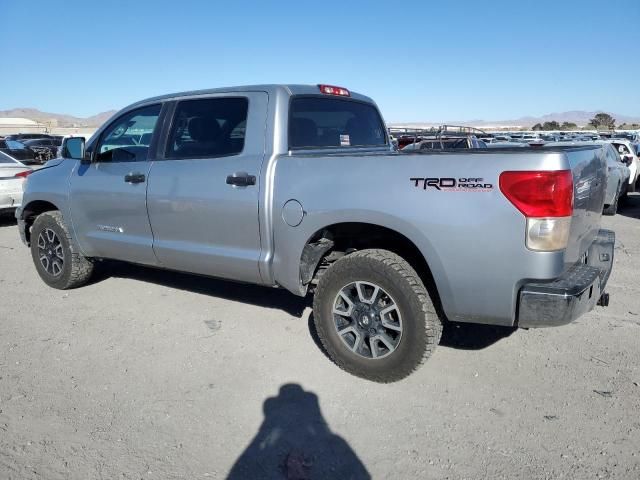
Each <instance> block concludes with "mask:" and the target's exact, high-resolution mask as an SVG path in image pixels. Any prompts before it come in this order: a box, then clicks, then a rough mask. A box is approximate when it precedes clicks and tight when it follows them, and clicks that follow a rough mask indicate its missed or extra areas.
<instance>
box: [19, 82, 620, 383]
mask: <svg viewBox="0 0 640 480" xmlns="http://www.w3.org/2000/svg"><path fill="white" fill-rule="evenodd" d="M61 151H62V154H61V158H56V159H54V160H51V161H49V162H48V163H47V164H46V166H45V167H44V168H42V169H41V170H38V171H37V172H35V173H33V174H32V175H30V176H29V177H28V180H27V183H26V186H25V191H24V200H23V205H22V207H21V208H20V209H19V210H17V212H16V217H17V219H18V226H19V231H20V235H21V236H22V239H23V241H24V243H25V244H26V245H27V246H29V247H30V249H31V255H32V258H33V262H34V264H35V268H36V270H37V272H38V274H39V275H40V277H41V278H42V280H43V281H44V282H45V283H46V284H47V285H49V286H50V287H53V288H58V289H69V288H75V287H79V286H81V285H83V284H85V283H87V281H89V279H90V277H91V274H92V271H93V270H94V267H95V265H96V263H97V261H99V260H104V259H116V260H120V261H126V262H131V263H135V264H139V265H147V266H151V267H157V268H162V269H170V270H176V271H182V272H189V273H193V274H197V275H204V276H208V277H217V278H221V279H228V280H233V281H239V282H245V283H250V284H259V285H264V286H268V287H276V288H283V289H286V290H288V291H289V292H291V293H292V294H294V295H299V296H306V295H308V294H309V295H311V294H313V320H314V322H315V327H316V329H317V333H318V336H319V338H320V340H321V342H322V345H323V346H324V348H325V349H326V352H327V353H328V355H329V356H330V357H331V359H332V360H333V361H334V362H335V363H336V364H337V365H338V366H339V367H341V368H343V369H344V370H346V371H348V372H350V373H352V374H355V375H358V376H360V377H363V378H366V379H370V380H373V381H377V382H392V381H396V380H399V379H402V378H404V377H406V376H407V375H409V374H410V373H411V372H413V371H414V370H415V369H416V368H417V367H418V366H419V365H420V364H421V363H423V362H424V361H425V360H426V359H427V358H428V357H429V356H430V355H431V354H432V353H433V352H434V349H435V347H436V345H437V344H438V343H439V339H440V335H441V332H442V324H443V322H446V321H452V322H472V323H482V324H492V325H503V326H511V327H523V328H532V327H548V326H556V325H562V324H566V323H569V322H571V321H572V320H574V319H576V318H577V317H578V316H580V315H582V314H584V313H585V312H588V311H590V310H591V309H592V308H594V306H595V305H596V304H603V305H606V304H607V302H608V295H607V294H605V293H604V289H605V285H606V283H607V279H608V277H609V274H610V272H611V268H612V262H613V246H614V233H613V232H611V231H608V230H603V229H601V228H600V219H601V213H602V207H603V202H604V194H605V188H606V183H607V182H606V180H607V178H606V175H607V168H606V159H605V156H604V154H603V151H602V148H601V147H600V146H598V145H590V146H585V147H580V146H572V147H558V148H554V147H551V148H545V149H534V148H512V149H509V148H507V149H500V150H489V149H477V150H476V149H468V150H464V151H460V150H457V151H456V150H454V151H434V150H418V151H413V152H408V153H403V152H396V151H392V148H391V145H390V141H389V135H388V131H387V128H386V126H385V123H384V121H383V118H382V116H381V115H380V113H379V111H378V108H377V107H376V105H375V103H374V102H373V101H372V100H371V99H370V98H368V97H366V96H364V95H360V94H357V93H354V92H350V91H349V90H348V89H346V88H342V87H336V86H331V85H311V86H305V85H261V86H250V87H234V88H223V89H214V90H201V91H192V92H185V93H178V94H172V95H165V96H160V97H155V98H150V99H148V100H143V101H140V102H138V103H135V104H133V105H131V106H129V107H126V108H125V109H123V110H121V111H120V112H119V113H117V114H116V115H114V116H113V117H112V118H111V119H110V120H109V121H107V122H106V123H105V124H104V125H103V126H102V127H101V128H100V129H99V130H98V131H97V132H96V133H95V135H94V136H92V137H91V139H89V140H88V141H87V142H86V143H85V141H84V139H82V138H69V139H66V140H65V142H64V145H63V148H62V149H61Z"/></svg>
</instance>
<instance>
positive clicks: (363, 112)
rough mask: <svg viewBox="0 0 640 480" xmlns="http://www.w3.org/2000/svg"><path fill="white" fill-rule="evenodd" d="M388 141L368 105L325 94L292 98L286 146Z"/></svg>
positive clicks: (369, 144)
mask: <svg viewBox="0 0 640 480" xmlns="http://www.w3.org/2000/svg"><path fill="white" fill-rule="evenodd" d="M386 144H387V137H386V134H385V126H384V122H383V121H382V118H381V117H380V114H379V113H378V110H377V109H376V108H375V107H374V106H373V105H371V104H369V103H365V102H360V101H357V100H346V99H341V98H331V97H326V96H309V97H306V96H300V97H293V98H292V99H291V104H290V107H289V148H290V149H299V148H340V147H342V148H344V147H373V146H384V145H386Z"/></svg>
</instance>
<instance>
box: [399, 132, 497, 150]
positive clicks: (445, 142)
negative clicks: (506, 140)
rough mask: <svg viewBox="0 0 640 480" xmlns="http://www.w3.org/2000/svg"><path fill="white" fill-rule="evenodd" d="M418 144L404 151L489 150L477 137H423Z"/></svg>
mask: <svg viewBox="0 0 640 480" xmlns="http://www.w3.org/2000/svg"><path fill="white" fill-rule="evenodd" d="M421 138H422V140H420V141H419V142H417V143H410V144H409V145H407V146H405V147H404V148H402V151H407V152H409V151H411V150H456V149H461V148H462V149H464V148H487V144H486V143H484V142H483V141H482V140H478V139H477V138H476V137H475V136H473V135H470V136H462V137H451V136H447V137H434V138H425V137H421Z"/></svg>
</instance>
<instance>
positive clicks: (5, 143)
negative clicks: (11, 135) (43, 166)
mask: <svg viewBox="0 0 640 480" xmlns="http://www.w3.org/2000/svg"><path fill="white" fill-rule="evenodd" d="M0 152H3V153H5V154H6V155H9V156H10V157H11V158H13V159H15V160H18V161H19V162H22V163H24V164H25V165H33V164H38V163H39V162H38V161H37V160H36V158H35V153H34V152H33V150H30V149H28V148H27V147H26V146H25V145H23V144H22V143H21V142H18V141H17V140H11V139H8V140H7V139H6V138H5V139H3V140H0Z"/></svg>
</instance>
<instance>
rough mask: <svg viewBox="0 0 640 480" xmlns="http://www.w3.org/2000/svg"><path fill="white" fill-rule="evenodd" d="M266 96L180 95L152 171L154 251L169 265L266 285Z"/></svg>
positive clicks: (150, 203)
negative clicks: (262, 218) (262, 225)
mask: <svg viewBox="0 0 640 480" xmlns="http://www.w3.org/2000/svg"><path fill="white" fill-rule="evenodd" d="M267 103H268V95H267V94H266V93H265V92H241V93H238V92H235V93H229V94H215V95H207V96H202V95H199V96H196V97H190V98H184V99H180V100H177V101H176V102H175V103H174V106H173V107H174V111H173V115H172V118H171V123H170V124H169V127H168V129H167V130H166V133H165V137H164V145H163V146H162V152H159V158H158V160H156V161H155V162H154V164H153V166H152V168H151V173H150V176H149V184H148V192H147V205H148V212H149V219H150V221H151V227H152V229H153V235H154V242H153V249H154V251H155V254H156V256H157V258H158V260H159V261H160V263H161V264H162V265H163V266H164V267H167V268H172V269H176V270H183V271H188V272H192V273H199V274H203V275H209V276H215V277H221V278H228V279H234V280H242V281H247V282H260V273H259V269H258V260H259V256H260V233H259V223H258V208H259V192H260V169H261V166H262V161H263V158H264V151H265V122H266V117H267Z"/></svg>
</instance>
